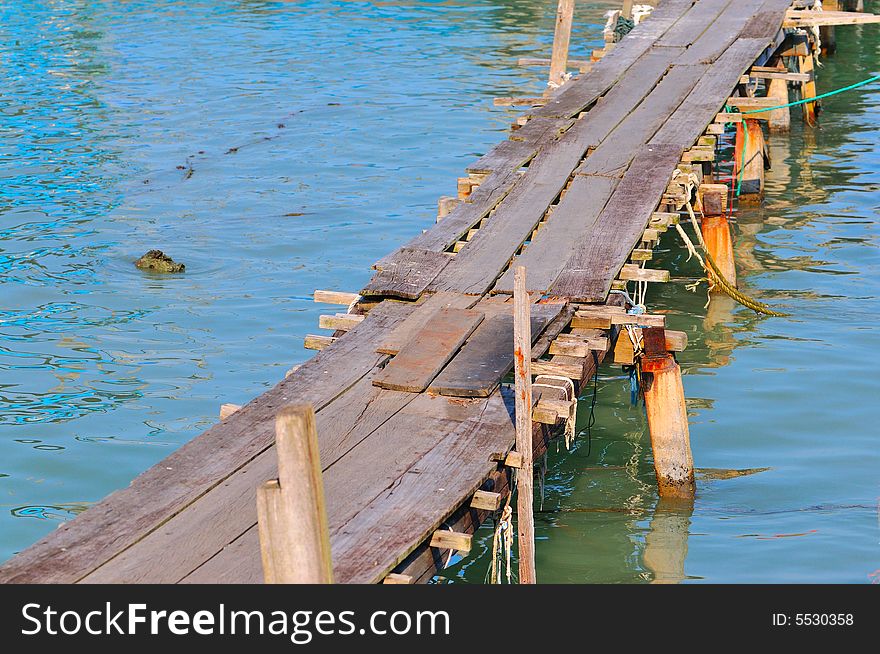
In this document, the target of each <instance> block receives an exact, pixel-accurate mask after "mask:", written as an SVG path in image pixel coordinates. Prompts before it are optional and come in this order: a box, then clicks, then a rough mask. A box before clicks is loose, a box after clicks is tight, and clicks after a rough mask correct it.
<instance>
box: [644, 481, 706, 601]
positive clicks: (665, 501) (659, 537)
mask: <svg viewBox="0 0 880 654" xmlns="http://www.w3.org/2000/svg"><path fill="white" fill-rule="evenodd" d="M693 513H694V501H693V499H679V498H668V497H661V498H660V500H659V501H658V502H657V506H656V508H655V509H654V516H653V517H652V518H651V522H650V525H649V527H648V533H647V534H646V535H645V550H644V553H643V554H642V561H643V563H644V564H645V567H646V568H648V570H650V571H651V573H652V574H653V575H654V578H653V579H652V580H651V583H652V584H678V583H681V582H682V581H683V580H684V579H685V577H686V575H685V570H684V562H685V559H687V553H688V532H689V531H690V526H691V516H692V515H693Z"/></svg>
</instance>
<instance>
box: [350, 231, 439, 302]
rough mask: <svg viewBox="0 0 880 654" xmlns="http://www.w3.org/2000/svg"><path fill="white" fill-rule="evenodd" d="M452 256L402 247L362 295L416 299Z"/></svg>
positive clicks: (384, 265)
mask: <svg viewBox="0 0 880 654" xmlns="http://www.w3.org/2000/svg"><path fill="white" fill-rule="evenodd" d="M441 224H442V223H441ZM451 259H452V255H450V254H447V253H444V252H432V251H431V250H421V249H413V248H401V249H400V250H398V252H397V253H396V256H394V257H392V258H391V259H389V260H386V261H384V264H383V267H382V269H381V270H380V271H379V272H377V273H376V274H375V275H373V279H371V280H370V283H369V284H367V285H366V286H365V287H364V289H363V290H362V291H361V295H364V296H371V295H379V296H383V297H398V298H404V299H407V300H415V299H417V298H418V297H419V296H420V295H421V294H422V292H423V291H424V290H425V288H427V286H428V284H430V283H431V280H433V279H434V277H436V276H437V274H438V273H439V272H440V271H441V270H443V268H444V267H445V266H446V264H448V263H449V261H450V260H451Z"/></svg>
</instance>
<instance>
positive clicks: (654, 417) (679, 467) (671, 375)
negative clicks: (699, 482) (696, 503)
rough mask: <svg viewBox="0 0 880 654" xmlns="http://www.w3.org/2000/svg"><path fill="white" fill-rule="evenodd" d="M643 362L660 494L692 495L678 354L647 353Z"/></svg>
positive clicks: (688, 433) (689, 449)
mask: <svg viewBox="0 0 880 654" xmlns="http://www.w3.org/2000/svg"><path fill="white" fill-rule="evenodd" d="M645 331H646V333H647V332H649V331H650V330H645ZM661 331H662V330H661ZM646 340H647V338H646ZM640 365H641V370H642V379H643V383H644V389H645V410H646V412H647V414H648V428H649V430H650V433H651V448H652V449H653V451H654V472H655V473H656V475H657V485H658V487H659V491H660V495H661V496H663V497H693V495H694V490H695V482H694V459H693V454H692V453H691V443H690V432H689V430H688V421H687V409H686V407H685V401H684V387H683V386H682V382H681V368H679V366H678V363H676V361H675V357H674V356H673V355H672V354H668V353H665V352H664V353H660V354H656V353H654V356H649V354H648V353H647V352H646V356H644V357H642V359H641V361H640Z"/></svg>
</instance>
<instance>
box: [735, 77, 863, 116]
mask: <svg viewBox="0 0 880 654" xmlns="http://www.w3.org/2000/svg"><path fill="white" fill-rule="evenodd" d="M877 80H880V75H874V77H870V78H868V79H866V80H862V81H861V82H856V83H855V84H850V85H849V86H844V87H843V88H842V89H835V90H834V91H828V92H827V93H823V94H821V95H817V96H816V97H814V98H802V99H801V100H795V101H794V102H789V103H787V104H780V105H777V106H775V107H767V108H766V109H751V110H749V111H741V112H740V113H741V114H743V115H747V114H760V113H763V112H765V111H773V110H774V109H785V108H786V107H797V106H798V105H802V104H807V103H808V102H815V101H816V100H821V99H822V98H830V97H831V96H832V95H837V94H838V93H843V92H844V91H852V90H853V89H857V88H859V87H860V86H864V85H865V84H870V83H871V82H876V81H877Z"/></svg>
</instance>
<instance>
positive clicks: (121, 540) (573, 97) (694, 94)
mask: <svg viewBox="0 0 880 654" xmlns="http://www.w3.org/2000/svg"><path fill="white" fill-rule="evenodd" d="M789 4H790V0H697V1H696V2H695V1H694V0H663V1H662V2H661V3H660V4H659V6H658V7H657V8H656V9H655V10H654V13H653V14H652V15H651V16H650V17H648V18H647V19H646V20H645V21H644V22H643V23H642V24H640V25H639V26H637V27H636V28H635V29H634V30H633V31H632V32H631V33H630V34H629V35H627V36H626V37H625V38H623V39H622V41H621V42H620V43H618V44H616V46H615V47H614V48H613V49H612V50H611V51H610V52H609V53H608V54H607V55H606V56H605V57H604V58H602V59H601V60H600V61H598V62H597V63H596V64H595V65H594V67H593V69H592V70H591V71H590V72H589V73H586V74H583V75H582V76H581V77H580V78H578V79H575V80H573V81H570V82H568V83H566V84H565V85H564V86H562V87H561V89H560V90H559V91H558V92H557V93H556V94H555V95H554V96H553V97H552V98H551V99H550V100H549V101H548V102H547V103H546V104H544V105H543V106H541V107H540V108H536V109H533V110H530V111H529V112H528V115H529V117H530V120H529V122H527V123H526V124H525V126H524V127H522V128H521V129H519V130H517V131H514V132H512V134H511V137H510V139H509V140H507V141H505V142H503V143H502V144H500V145H499V146H497V147H495V148H493V149H492V150H491V151H490V152H489V153H487V154H486V155H485V156H483V157H481V158H480V159H479V160H478V161H477V162H475V163H474V164H473V165H472V166H471V167H470V168H469V172H471V173H477V174H480V175H484V176H485V177H484V178H483V179H482V182H481V183H480V184H479V186H478V187H476V188H475V189H474V192H473V193H472V194H471V195H470V196H469V197H467V198H465V199H464V200H463V201H461V202H459V203H458V205H457V206H456V207H455V209H454V210H453V211H452V212H451V213H450V214H449V215H447V216H446V217H445V218H444V219H443V220H442V221H441V222H439V223H438V224H437V225H436V226H434V227H432V228H431V229H429V230H427V231H426V232H425V233H423V234H420V235H419V236H417V237H415V238H414V239H413V240H412V241H411V242H410V243H408V244H406V245H405V246H404V247H402V248H400V249H398V250H397V251H395V252H393V253H391V254H390V255H388V256H387V257H385V258H384V259H383V260H382V261H380V262H378V263H377V272H376V274H375V276H374V277H373V279H372V280H371V281H370V283H369V284H368V286H367V287H366V288H365V289H364V291H363V294H364V296H365V297H366V298H368V299H370V300H378V301H380V302H379V304H377V305H375V306H373V307H372V308H371V309H370V310H369V312H368V314H367V316H366V318H365V319H364V320H363V321H362V322H360V323H358V324H357V325H356V326H354V327H353V328H352V329H350V330H348V331H347V332H345V333H342V334H340V335H339V338H337V339H336V340H335V341H334V342H333V343H332V345H330V346H329V347H327V348H326V349H324V350H323V351H321V352H320V353H318V354H317V355H316V356H315V357H313V358H312V359H310V360H309V361H307V362H306V363H305V364H304V365H303V366H301V367H300V368H299V369H298V370H296V371H295V372H294V373H293V374H291V375H290V376H289V377H288V378H286V379H285V380H284V381H282V382H281V383H280V384H278V385H277V386H276V387H275V388H273V389H272V390H270V391H269V392H267V393H265V394H264V395H261V396H260V397H258V398H256V399H254V400H253V401H252V402H250V403H249V404H247V405H246V406H244V407H243V408H241V409H240V410H239V411H236V412H235V413H233V414H232V415H231V416H229V417H228V418H226V419H225V420H223V421H221V422H219V423H218V424H217V425H216V426H214V427H212V428H211V429H209V430H208V431H206V432H205V433H203V434H202V435H200V436H199V437H197V438H195V439H194V440H192V441H191V442H190V443H188V444H187V445H185V446H184V447H182V448H180V449H179V450H178V451H177V452H175V453H174V454H172V455H171V456H169V457H168V458H167V459H165V460H164V461H162V462H160V463H159V464H158V465H156V466H155V467H153V468H151V469H150V470H148V471H146V472H145V473H143V474H142V475H140V476H139V477H138V478H136V479H135V480H134V481H133V482H132V483H131V485H130V486H129V487H128V488H125V489H122V490H119V491H117V492H116V493H114V494H112V495H110V496H109V497H107V498H106V499H105V500H103V501H102V502H100V503H98V504H97V505H95V506H94V507H92V508H90V509H89V510H88V511H86V512H84V513H83V514H81V515H80V516H79V517H77V518H76V519H75V520H73V521H71V522H69V523H65V524H63V525H61V526H60V527H59V528H58V529H56V530H55V531H54V532H53V533H52V534H50V535H49V536H47V537H46V538H44V539H42V540H41V541H40V542H38V543H37V544H35V545H34V546H32V547H31V548H29V549H27V550H25V551H24V552H22V553H21V554H19V555H18V556H16V557H15V558H13V559H12V560H11V561H9V562H8V563H6V564H5V565H4V566H2V567H0V582H41V583H45V582H85V583H92V582H94V583H97V582H125V583H129V582H161V583H195V582H212V583H213V582H260V581H262V573H261V567H260V548H259V541H258V535H257V528H256V521H257V520H256V489H257V487H258V486H259V485H260V484H261V483H262V482H264V481H266V480H267V479H271V478H274V477H275V476H276V474H277V466H276V455H275V451H274V445H273V442H274V433H273V424H274V417H275V413H276V412H277V410H278V409H279V408H280V407H282V406H283V405H285V404H287V403H290V402H311V403H312V404H313V405H314V408H315V411H316V412H317V423H318V434H319V443H320V456H321V466H322V469H323V475H324V486H325V493H326V504H327V511H328V519H329V526H330V534H331V545H332V551H333V561H334V575H335V579H336V581H338V582H341V583H376V582H380V581H381V580H382V579H383V578H384V577H385V576H386V575H387V574H388V573H389V572H392V571H396V572H404V573H406V574H409V575H410V576H412V577H413V578H414V579H415V580H416V581H419V580H424V579H428V578H430V576H431V575H432V574H434V572H435V571H436V570H437V569H438V568H439V567H442V561H443V559H444V558H445V557H446V555H447V552H445V551H440V550H437V549H436V548H431V547H429V546H428V544H427V541H428V540H429V539H430V537H431V535H432V534H433V532H434V531H436V530H437V529H441V528H443V529H446V528H449V529H455V530H459V531H469V530H471V531H472V530H473V529H474V528H475V527H476V526H477V525H478V524H479V522H480V521H481V520H482V519H484V518H485V517H486V515H487V512H485V511H482V510H477V509H472V508H470V507H469V506H468V503H469V501H470V498H471V497H472V495H473V493H474V492H475V491H476V490H478V489H480V488H483V489H488V490H496V491H506V489H507V488H508V485H509V483H510V479H509V475H508V469H506V468H504V466H503V465H501V464H499V461H503V459H504V456H505V454H506V453H507V452H509V451H510V450H511V448H512V447H513V444H514V438H515V434H514V420H513V402H512V398H510V397H509V396H508V395H509V392H508V391H507V390H506V387H505V386H504V385H503V384H502V383H501V382H502V380H503V377H504V376H505V375H506V374H507V373H508V372H509V371H510V369H511V367H512V365H513V348H512V309H511V307H512V302H511V301H510V297H509V295H510V293H511V292H512V286H513V278H512V266H511V264H512V262H518V263H521V264H524V265H526V267H527V270H528V287H529V290H530V291H532V292H534V297H533V301H534V302H535V303H534V304H533V312H532V316H533V325H532V331H533V339H534V341H535V350H536V356H544V358H545V363H543V364H542V365H543V366H544V367H545V368H547V369H551V370H564V371H567V375H568V376H569V377H570V378H572V379H573V381H575V382H576V383H578V384H582V383H585V382H586V381H587V380H589V379H590V377H591V376H592V374H593V371H594V369H595V365H596V363H597V362H598V361H601V359H602V358H603V357H604V356H605V353H606V352H605V349H604V348H605V347H607V344H608V343H609V342H610V339H608V338H604V339H602V338H599V339H597V338H596V337H597V336H599V337H601V336H602V335H603V334H605V335H608V334H607V331H606V332H596V330H595V329H593V328H584V327H577V326H576V325H572V324H571V322H570V321H571V318H572V315H573V304H575V303H595V304H600V305H603V304H605V303H607V302H611V303H614V302H615V301H616V300H617V296H613V295H612V296H609V290H610V288H611V286H612V283H613V281H614V280H615V278H616V277H617V276H618V274H619V273H620V271H621V269H622V267H623V266H624V264H625V263H626V262H627V260H628V258H629V256H630V253H631V252H632V250H633V249H634V248H637V247H638V246H639V242H640V241H641V240H642V238H643V234H644V232H645V229H646V228H647V227H648V226H649V221H650V220H651V217H652V214H653V212H655V211H656V210H657V206H658V204H659V203H660V201H661V196H662V195H663V194H664V192H665V191H666V188H667V184H668V183H669V181H670V178H671V175H672V172H673V170H674V169H675V168H676V166H677V164H678V163H679V161H680V159H681V156H682V153H683V152H684V151H685V150H686V149H688V148H690V147H691V146H693V145H694V143H695V142H696V141H697V139H698V138H699V137H700V135H701V134H702V133H703V132H704V130H705V129H706V127H707V125H708V124H709V123H711V122H712V121H713V120H714V117H715V115H716V113H717V112H718V111H720V110H721V109H722V107H723V106H724V104H725V102H726V100H727V98H728V97H729V96H730V95H731V93H732V92H733V91H734V89H735V87H736V86H737V84H738V82H739V79H740V77H741V76H742V74H743V73H744V72H745V71H747V70H748V68H749V67H750V66H751V65H752V64H753V63H754V62H755V61H756V60H760V59H761V57H762V55H765V54H766V53H767V52H768V48H772V47H775V46H776V45H778V42H779V41H778V37H779V33H780V27H781V25H782V23H783V20H784V18H785V13H786V10H787V9H788V7H789ZM524 165H527V168H525V170H524V171H523V170H522V169H523V166H524ZM474 230H475V231H474ZM461 242H463V245H461ZM456 244H459V246H458V247H457V252H456ZM613 329H614V328H613V327H611V330H612V331H613ZM562 332H566V333H568V334H570V337H569V338H568V340H572V339H574V341H575V342H576V341H577V339H581V341H580V342H582V343H596V342H597V341H598V342H601V343H603V345H602V348H601V349H599V348H597V347H596V346H593V347H592V348H588V349H589V350H590V351H591V354H590V355H588V356H570V355H562V354H550V352H549V351H550V347H551V343H552V342H553V339H554V338H556V337H557V336H558V335H559V334H560V333H562ZM591 339H592V340H591ZM576 349H577V348H572V347H569V348H568V349H565V351H574V350H576ZM592 352H595V356H593V355H592ZM582 353H583V352H582ZM543 392H544V393H545V394H548V393H549V394H550V395H552V389H548V388H545V389H543ZM541 395H542V392H541V390H539V389H537V388H536V401H537V399H539V398H540V396H541ZM550 395H547V396H548V397H549V396H550ZM553 399H557V396H555V395H554V396H553ZM550 435H551V427H550V426H549V425H546V424H537V423H536V425H535V428H534V446H535V451H536V454H538V455H540V454H541V453H542V452H543V451H544V449H545V448H546V443H547V440H548V439H549V438H550Z"/></svg>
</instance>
